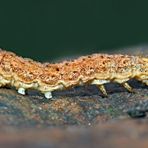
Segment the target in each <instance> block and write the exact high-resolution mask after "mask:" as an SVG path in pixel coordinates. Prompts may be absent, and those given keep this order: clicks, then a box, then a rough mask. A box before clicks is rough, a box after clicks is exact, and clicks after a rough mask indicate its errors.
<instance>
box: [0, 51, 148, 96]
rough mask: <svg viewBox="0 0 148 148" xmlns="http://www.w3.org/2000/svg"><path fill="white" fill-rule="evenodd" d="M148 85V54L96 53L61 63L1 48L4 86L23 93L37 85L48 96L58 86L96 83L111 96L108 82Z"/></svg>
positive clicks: (0, 72)
mask: <svg viewBox="0 0 148 148" xmlns="http://www.w3.org/2000/svg"><path fill="white" fill-rule="evenodd" d="M133 78H134V79H137V80H139V81H141V82H142V83H144V84H146V85H147V86H148V58H147V57H138V56H131V55H121V54H114V55H108V54H93V55H89V56H82V57H80V58H77V59H74V60H71V61H63V62H61V63H55V64H50V63H40V62H36V61H33V60H31V59H27V58H22V57H19V56H17V55H16V54H14V53H12V52H8V51H4V50H0V87H3V86H10V87H15V88H16V89H17V91H18V93H19V94H22V95H25V92H26V90H28V89H36V90H38V91H40V92H42V93H43V94H44V96H45V97H46V98H48V99H50V98H52V92H53V91H55V90H64V89H68V88H70V87H73V86H77V85H86V84H93V85H97V87H98V89H99V90H100V91H101V92H102V93H103V95H105V96H107V91H106V89H105V87H104V84H106V83H111V82H116V83H119V84H121V85H122V86H123V87H124V88H126V89H127V90H128V91H129V92H133V89H132V87H131V86H130V85H129V84H128V80H130V79H133Z"/></svg>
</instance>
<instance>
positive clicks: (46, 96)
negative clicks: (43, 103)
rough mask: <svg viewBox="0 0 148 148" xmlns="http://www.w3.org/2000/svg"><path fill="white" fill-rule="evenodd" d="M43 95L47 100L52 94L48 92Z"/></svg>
mask: <svg viewBox="0 0 148 148" xmlns="http://www.w3.org/2000/svg"><path fill="white" fill-rule="evenodd" d="M44 95H45V98H47V99H51V98H52V93H51V92H50V91H49V92H46V93H45V94H44Z"/></svg>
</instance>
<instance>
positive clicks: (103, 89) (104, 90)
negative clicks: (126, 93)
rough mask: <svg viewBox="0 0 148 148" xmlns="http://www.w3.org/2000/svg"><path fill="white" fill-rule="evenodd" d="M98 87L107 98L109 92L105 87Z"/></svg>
mask: <svg viewBox="0 0 148 148" xmlns="http://www.w3.org/2000/svg"><path fill="white" fill-rule="evenodd" d="M97 87H98V88H99V90H100V91H101V92H102V94H103V95H104V96H107V92H106V89H105V87H104V85H97Z"/></svg>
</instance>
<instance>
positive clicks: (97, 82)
mask: <svg viewBox="0 0 148 148" xmlns="http://www.w3.org/2000/svg"><path fill="white" fill-rule="evenodd" d="M109 82H110V81H109V80H93V81H92V82H91V84H98V85H101V84H105V83H109Z"/></svg>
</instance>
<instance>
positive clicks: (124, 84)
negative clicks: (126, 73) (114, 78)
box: [122, 82, 133, 92]
mask: <svg viewBox="0 0 148 148" xmlns="http://www.w3.org/2000/svg"><path fill="white" fill-rule="evenodd" d="M122 86H123V87H124V88H126V89H127V90H128V91H129V92H133V88H132V87H131V86H130V85H129V84H128V83H127V82H124V83H122Z"/></svg>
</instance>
